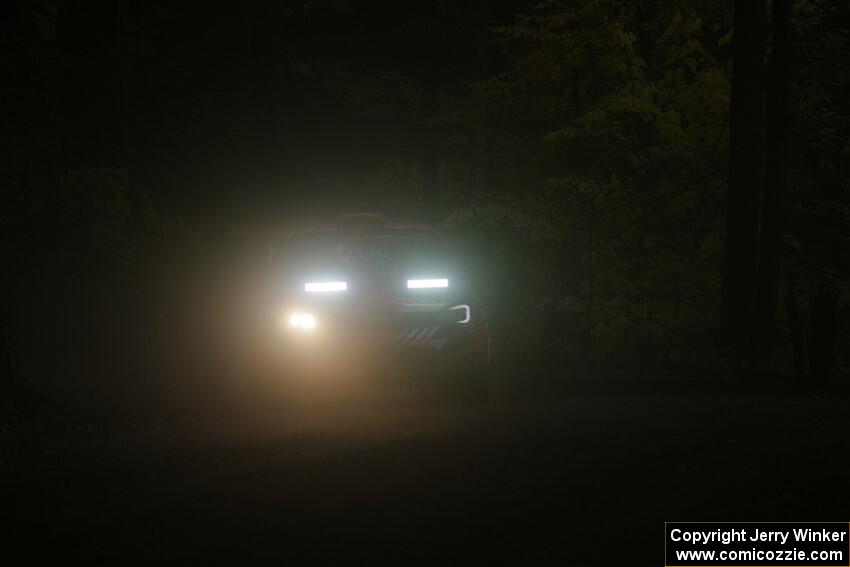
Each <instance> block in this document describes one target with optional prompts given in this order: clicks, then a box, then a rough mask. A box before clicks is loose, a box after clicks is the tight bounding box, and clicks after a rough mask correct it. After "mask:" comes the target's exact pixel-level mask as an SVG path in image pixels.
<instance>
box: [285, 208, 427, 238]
mask: <svg viewBox="0 0 850 567" xmlns="http://www.w3.org/2000/svg"><path fill="white" fill-rule="evenodd" d="M360 230H363V231H368V230H411V231H419V232H427V233H430V234H432V235H433V236H435V237H439V236H440V233H439V232H438V231H437V229H435V228H434V227H432V226H430V225H427V224H422V223H407V222H393V221H390V220H388V219H387V218H386V217H385V216H384V215H382V214H381V213H340V214H338V215H336V218H335V219H334V221H333V222H325V223H316V224H309V225H304V226H301V227H299V228H297V229H295V230H293V231H292V233H291V234H292V235H293V236H302V235H308V234H316V233H330V232H352V231H360Z"/></svg>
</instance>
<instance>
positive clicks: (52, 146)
mask: <svg viewBox="0 0 850 567" xmlns="http://www.w3.org/2000/svg"><path fill="white" fill-rule="evenodd" d="M0 14H2V15H0V22H2V24H0V44H2V57H0V97H2V104H0V125H2V130H0V132H2V134H0V144H2V151H0V255H1V256H2V262H3V269H2V277H0V455H2V456H0V479H1V480H2V484H3V485H4V487H5V488H4V491H3V498H4V499H5V500H6V502H8V503H10V505H9V507H7V510H9V512H8V514H7V518H10V519H11V521H12V524H14V525H15V530H16V532H17V533H16V532H9V531H8V530H7V531H6V534H5V536H6V537H9V536H10V535H11V536H12V537H11V538H10V543H11V542H13V541H19V542H22V545H23V546H24V549H26V550H28V551H27V553H32V554H36V553H37V552H42V551H44V550H47V552H48V553H57V552H58V550H62V551H61V553H62V555H63V556H64V557H65V558H66V559H67V560H70V559H71V558H72V557H87V558H89V559H91V560H93V561H94V562H95V563H98V562H104V561H110V562H113V561H120V562H122V563H128V562H129V563H134V562H140V563H141V562H145V563H147V562H150V561H153V560H163V561H164V560H178V559H179V560H192V561H195V562H199V561H201V560H205V559H207V558H209V559H214V558H217V559H218V560H219V561H225V560H226V562H229V563H236V562H239V563H245V562H248V563H254V562H272V561H274V562H277V563H280V562H282V561H284V560H286V559H295V560H296V561H299V560H303V561H308V560H312V561H316V560H317V559H325V560H326V559H331V558H334V559H335V560H349V559H350V560H357V561H361V562H363V561H366V560H369V561H381V560H383V561H389V562H392V563H399V562H407V561H408V560H412V559H417V560H419V561H427V562H429V563H430V562H434V561H436V560H438V559H439V560H440V561H441V562H445V561H448V562H459V561H461V558H464V560H465V561H468V562H478V561H480V562H486V561H491V560H492V559H494V558H499V557H501V558H503V559H506V558H507V555H503V553H511V557H514V556H515V557H516V560H515V562H516V563H523V564H529V563H530V564H537V563H542V562H544V561H545V562H554V561H558V562H560V563H561V564H575V565H590V564H611V563H614V562H615V561H616V562H621V563H624V562H626V558H627V557H630V558H631V561H632V562H633V563H634V564H655V565H661V563H660V562H661V561H662V560H663V559H664V550H663V548H662V547H661V543H662V540H661V533H662V530H664V522H665V521H709V520H718V521H736V522H747V521H795V522H802V521H827V520H829V521H840V522H845V525H846V522H847V520H848V517H850V515H848V507H847V505H846V504H847V502H850V493H848V489H847V487H846V486H845V484H846V482H845V480H846V479H845V477H846V470H847V468H846V465H847V464H848V463H850V460H848V458H850V429H848V427H847V424H848V423H850V421H848V418H850V411H848V406H847V402H848V399H850V5H848V4H847V3H846V2H844V1H843V0H734V1H733V0H630V1H622V0H620V1H617V0H536V1H533V0H470V1H469V2H457V1H455V2H451V1H447V0H445V1H444V0H427V1H421V2H388V1H385V0H299V1H291V2H290V1H282V0H278V1H272V0H252V1H250V2H231V3H227V2H197V1H185V2H161V1H158V0H153V1H148V2H141V1H138V0H117V1H114V2H103V1H95V0H79V1H72V0H10V1H7V2H4V3H2V6H0ZM352 212H356V213H380V214H381V215H383V217H382V218H385V219H391V220H392V222H393V223H398V224H392V225H389V224H387V225H386V226H387V227H421V226H428V227H433V230H434V231H435V233H439V235H440V238H441V242H442V241H445V243H446V246H447V247H448V249H449V250H450V254H451V258H452V261H453V262H454V263H456V264H457V265H458V266H460V270H461V272H462V273H463V283H464V285H465V286H468V287H469V289H472V290H474V294H475V302H476V303H474V304H472V303H471V302H470V304H471V305H472V311H471V313H472V317H475V316H477V315H476V314H477V313H478V311H477V310H478V309H479V306H480V312H481V313H485V312H486V317H487V319H486V320H487V323H486V325H487V333H488V335H487V341H488V343H487V345H488V350H487V357H488V358H487V363H488V374H487V377H488V386H487V388H488V389H487V395H486V396H484V399H480V397H479V398H476V400H475V402H474V403H470V401H469V400H467V399H465V398H464V399H463V400H462V401H460V402H458V401H457V400H456V399H455V398H454V397H452V396H448V397H445V396H441V395H438V396H436V399H434V396H420V395H419V392H418V391H416V389H415V388H414V389H413V390H414V391H413V392H411V391H409V390H410V389H408V388H402V389H401V393H400V394H399V392H398V391H397V390H398V389H397V388H390V390H391V394H390V395H388V394H387V393H386V391H385V389H383V388H379V390H380V393H379V394H374V393H370V394H369V396H365V394H364V395H361V392H360V391H359V390H358V391H356V392H354V393H352V392H351V389H350V388H349V386H350V384H348V383H346V385H345V386H341V385H339V386H335V385H333V383H323V384H324V385H323V386H322V387H321V389H322V390H323V392H322V395H319V396H318V398H320V399H316V398H310V401H309V402H306V403H305V402H304V401H303V400H300V401H297V402H296V401H293V399H291V398H290V397H287V394H286V393H284V392H283V390H284V389H285V388H283V387H282V386H279V385H278V381H279V380H278V377H279V376H281V375H286V376H288V374H287V372H289V371H288V370H285V369H284V370H281V368H279V367H277V366H275V363H273V362H271V358H270V355H269V349H270V347H269V343H270V342H273V341H274V340H275V339H273V338H272V337H271V333H270V332H269V330H268V328H267V325H266V323H267V320H268V319H269V317H270V312H271V311H272V310H273V309H274V305H275V301H278V300H279V297H277V296H275V293H276V291H275V290H276V289H277V287H276V286H277V285H278V280H277V278H279V270H280V266H281V265H282V264H281V263H280V261H279V260H277V258H279V257H281V255H282V254H284V252H282V251H283V250H285V249H286V248H285V246H284V244H283V243H284V242H289V240H287V239H288V238H291V237H290V235H291V234H292V230H293V228H294V227H300V226H304V225H311V226H312V225H316V224H317V223H324V222H326V221H327V219H333V218H342V217H339V216H337V215H339V214H340V213H352ZM346 218H348V217H346ZM353 218H361V217H356V216H355V217H353ZM362 218H372V217H370V216H368V215H367V216H364V217H362ZM376 218H377V217H376ZM340 222H341V221H340ZM381 222H384V221H381ZM387 222H389V221H387ZM382 226H383V225H382ZM382 230H383V229H382ZM428 230H431V229H428ZM358 234H359V233H358ZM429 234H430V233H429ZM358 238H360V237H359V236H358ZM358 242H359V241H358ZM284 264H285V262H284ZM286 265H288V264H286ZM458 280H459V281H460V276H459V277H458ZM411 281H413V280H408V288H410V287H411V285H410V282H411ZM417 281H418V280H417ZM453 282H454V280H452V285H454V284H453ZM299 285H301V284H300V283H299ZM307 285H310V284H307ZM305 289H306V288H305ZM307 291H309V290H307ZM346 293H347V292H346ZM352 293H353V292H352ZM452 309H457V308H456V307H453V308H452ZM466 309H467V311H466V313H467V315H469V313H470V308H469V307H468V306H466ZM311 317H312V315H311ZM482 317H483V316H482ZM469 318H470V317H467V320H469ZM311 320H312V319H311ZM461 323H463V321H461ZM311 324H312V323H311ZM473 324H475V321H473ZM364 328H365V327H364ZM370 328H371V327H370ZM406 330H407V328H406V327H405V331H403V332H406ZM364 333H365V331H364ZM423 333H424V331H423ZM423 336H424V334H423V335H421V336H420V337H423ZM428 336H429V337H430V336H431V335H428ZM435 336H438V335H435ZM414 342H416V341H414ZM316 356H317V357H319V358H322V357H324V356H325V355H324V354H321V355H316ZM372 362H374V363H375V364H376V365H377V366H378V367H380V368H383V367H384V366H385V361H384V360H383V359H379V360H378V359H374V358H373V360H372ZM287 368H289V367H287ZM281 373H282V374H281ZM292 374H293V375H294V374H295V371H294V370H293V371H292ZM339 374H340V376H341V374H342V373H339ZM334 379H338V380H340V381H341V382H345V380H344V379H342V378H340V377H339V376H336V375H335V376H334ZM283 381H285V380H283ZM281 383H282V382H281ZM328 384H330V385H328ZM371 388H372V385H370V386H369V388H367V389H369V391H370V392H372V390H371ZM329 390H332V391H333V394H332V395H328V391H329ZM373 394H374V395H373ZM364 396H365V397H368V400H366V399H365V397H364ZM388 397H389V398H391V399H387V398H388ZM399 397H400V398H401V399H397V398H399ZM328 398H331V399H328ZM215 463H218V465H216V464H215ZM216 467H221V468H220V470H217V471H216V470H211V469H216ZM195 477H197V478H195ZM405 479H406V480H405ZM588 479H596V481H597V483H598V484H599V485H598V486H593V483H591V482H590V481H589V480H588ZM691 482H694V483H703V484H704V485H705V486H703V488H702V491H701V492H700V493H699V494H695V493H692V492H690V491H689V489H688V488H687V487H688V486H689V485H690V483H691ZM231 483H232V484H235V485H238V486H239V488H238V489H234V488H231V487H230V485H231ZM757 486H758V487H759V488H756V487H757ZM298 487H301V488H298ZM305 487H306V488H305ZM6 489H8V492H7V491H6ZM302 489H303V490H302ZM264 494H265V495H268V499H266V497H265V496H264ZM436 502H440V504H439V505H438V504H436ZM354 514H362V521H361V522H359V524H358V525H357V526H354V527H352V526H347V527H343V523H345V522H351V521H352V518H354V517H357V516H356V515H354ZM553 516H554V517H556V518H557V520H552V519H550V518H552V517H553ZM606 522H607V523H606ZM612 522H617V525H618V526H619V527H618V528H617V529H623V528H624V526H625V525H626V524H628V525H629V526H630V529H631V530H632V531H631V532H629V533H628V534H626V535H620V536H617V537H620V538H621V539H620V540H619V541H620V543H621V544H622V546H623V549H625V547H628V549H630V550H631V551H629V553H631V554H632V555H626V554H625V553H626V552H625V551H623V555H605V553H609V554H610V553H614V552H613V551H607V552H606V551H604V549H605V548H606V547H610V546H613V548H618V547H619V545H618V544H617V541H618V540H617V539H616V538H614V536H612V535H611V534H610V533H609V531H610V530H612V529H614V525H613V523H612ZM187 526H193V527H187ZM612 538H614V539H612ZM30 541H31V542H32V543H28V542H30ZM23 542H27V543H23ZM390 547H393V548H395V547H399V548H403V549H405V552H404V553H405V555H393V554H389V552H384V551H381V550H383V549H389V548H390ZM514 554H515V555H514ZM32 557H36V555H32ZM644 558H646V560H644ZM845 559H847V558H846V557H845ZM705 564H708V563H705ZM750 564H752V565H756V564H761V563H750ZM797 564H798V565H803V564H804V563H797ZM805 564H806V565H809V564H810V563H805ZM812 564H814V563H812ZM837 564H840V563H837ZM844 564H846V563H844ZM730 565H731V564H730Z"/></svg>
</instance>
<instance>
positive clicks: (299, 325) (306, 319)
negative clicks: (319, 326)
mask: <svg viewBox="0 0 850 567" xmlns="http://www.w3.org/2000/svg"><path fill="white" fill-rule="evenodd" d="M289 326H290V327H295V328H296V329H307V330H312V329H315V328H316V318H315V317H314V316H313V315H312V314H310V313H302V312H299V311H296V312H295V313H293V314H291V315H290V316H289Z"/></svg>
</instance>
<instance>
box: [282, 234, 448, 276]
mask: <svg viewBox="0 0 850 567" xmlns="http://www.w3.org/2000/svg"><path fill="white" fill-rule="evenodd" d="M446 256H447V254H446V249H445V245H444V243H443V241H442V240H441V239H440V238H439V237H437V236H435V235H434V234H433V233H431V232H428V231H424V230H413V229H380V230H360V231H351V232H347V231H328V232H320V233H315V234H308V235H302V236H299V237H297V238H296V239H295V240H294V241H292V242H291V247H290V251H289V254H287V257H288V260H289V262H291V263H292V264H293V265H295V266H298V267H303V268H307V267H330V266H338V267H341V268H351V269H355V270H366V271H378V272H383V273H386V272H393V273H394V272H399V271H405V272H408V273H420V272H423V273H425V274H426V275H427V273H429V272H431V271H433V270H434V269H437V270H445V266H446Z"/></svg>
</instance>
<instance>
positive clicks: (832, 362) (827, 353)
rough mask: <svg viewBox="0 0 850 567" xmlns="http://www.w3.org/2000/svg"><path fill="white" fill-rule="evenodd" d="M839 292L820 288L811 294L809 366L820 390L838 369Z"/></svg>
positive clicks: (814, 384)
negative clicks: (837, 317)
mask: <svg viewBox="0 0 850 567" xmlns="http://www.w3.org/2000/svg"><path fill="white" fill-rule="evenodd" d="M837 304H838V293H837V292H834V291H828V290H826V289H823V288H819V289H817V290H814V291H812V292H811V295H810V296H809V312H810V317H809V323H810V325H811V331H810V332H809V368H810V369H811V373H812V386H813V387H814V388H815V390H820V389H822V388H823V386H824V385H825V384H826V381H827V379H828V378H830V377H831V376H833V375H834V374H835V373H836V372H837V371H838V361H837V359H836V355H835V337H836V332H835V331H836V326H835V323H836V320H835V308H836V305H837Z"/></svg>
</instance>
